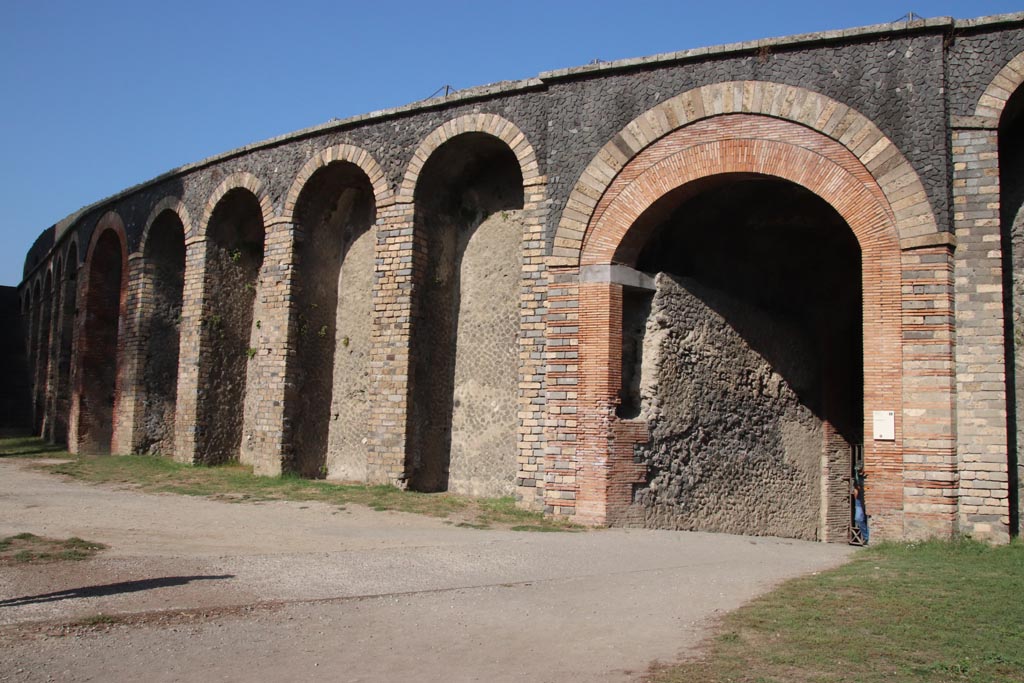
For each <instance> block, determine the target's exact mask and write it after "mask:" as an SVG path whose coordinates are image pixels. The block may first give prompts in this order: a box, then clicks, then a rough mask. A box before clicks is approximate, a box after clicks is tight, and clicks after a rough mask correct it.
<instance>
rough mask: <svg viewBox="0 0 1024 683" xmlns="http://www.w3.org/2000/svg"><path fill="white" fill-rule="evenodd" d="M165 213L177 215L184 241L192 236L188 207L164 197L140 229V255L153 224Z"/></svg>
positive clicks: (143, 250) (142, 252)
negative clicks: (183, 233) (182, 229)
mask: <svg viewBox="0 0 1024 683" xmlns="http://www.w3.org/2000/svg"><path fill="white" fill-rule="evenodd" d="M225 194H226V192H225ZM221 196H223V195H221ZM165 211H171V212H173V213H174V214H176V215H177V217H178V220H179V221H181V225H182V227H183V228H184V231H185V238H186V239H187V238H188V237H190V236H191V235H192V232H193V231H194V230H195V226H193V224H192V218H191V216H190V214H189V211H188V207H187V206H185V203H184V202H183V201H181V200H180V199H179V198H177V197H174V196H168V197H164V198H163V199H161V200H160V201H159V202H157V203H156V205H155V206H154V207H153V209H152V210H151V211H150V212H149V216H148V217H147V218H146V223H145V227H143V228H142V238H141V239H140V240H139V253H140V254H145V253H146V245H147V243H148V242H149V233H150V232H151V231H152V229H153V223H154V222H155V221H156V219H157V218H159V217H160V215H161V214H162V213H163V212H165ZM208 220H209V217H208V216H207V221H208Z"/></svg>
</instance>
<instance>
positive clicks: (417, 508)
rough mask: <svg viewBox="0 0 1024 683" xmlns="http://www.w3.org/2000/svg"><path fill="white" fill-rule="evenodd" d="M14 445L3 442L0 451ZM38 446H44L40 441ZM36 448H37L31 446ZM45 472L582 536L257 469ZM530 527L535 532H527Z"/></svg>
mask: <svg viewBox="0 0 1024 683" xmlns="http://www.w3.org/2000/svg"><path fill="white" fill-rule="evenodd" d="M8 441H11V440H10V439H0V449H2V448H5V445H6V444H7V442H8ZM34 441H36V442H39V441H40V440H39V439H35V440H34ZM29 445H31V444H29ZM67 457H68V458H70V460H69V461H68V462H63V463H59V464H56V465H45V466H44V467H43V469H45V470H47V471H50V472H54V473H56V474H63V475H66V476H69V477H74V478H75V479H80V480H83V481H88V482H94V483H104V484H123V485H130V486H133V487H137V488H139V489H141V490H143V491H150V492H154V493H176V494H181V495H187V496H205V497H210V498H216V499H219V500H225V501H230V502H237V503H247V502H261V501H272V500H289V501H299V502H302V501H316V502H322V503H328V504H330V505H334V506H338V507H339V508H340V507H343V506H345V505H348V504H356V505H364V506H366V507H369V508H371V509H373V510H377V511H382V512H383V511H387V510H395V511H399V512H411V513H414V514H421V515H428V516H431V517H440V518H452V519H453V520H454V521H456V522H459V523H460V524H461V525H465V526H469V527H472V528H477V529H488V528H492V527H501V528H513V529H517V530H518V529H521V530H530V531H534V530H539V529H543V530H550V531H565V530H578V529H579V528H580V527H576V526H573V525H571V524H569V523H566V522H564V521H561V520H556V519H547V518H545V517H544V516H543V515H541V514H540V513H538V512H531V511H527V510H521V509H519V508H517V507H516V504H515V500H514V499H513V498H511V497H507V498H470V497H468V496H458V495H454V494H449V493H416V492H414V491H403V490H401V489H399V488H396V487H394V486H364V485H346V484H336V483H333V482H327V481H322V480H315V479H302V478H300V477H298V476H295V475H288V474H286V475H283V476H281V477H257V476H254V475H253V473H252V468H251V467H248V466H245V465H239V464H237V463H235V464H228V465H220V466H217V467H194V466H191V465H182V464H180V463H176V462H174V461H173V460H169V459H168V458H161V457H154V456H140V455H119V456H102V457H88V456H86V457H75V456H67ZM526 527H529V529H526Z"/></svg>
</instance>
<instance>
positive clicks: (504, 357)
mask: <svg viewBox="0 0 1024 683" xmlns="http://www.w3.org/2000/svg"><path fill="white" fill-rule="evenodd" d="M543 184H544V178H543V177H542V176H541V175H540V169H539V165H538V161H537V156H536V153H535V150H534V149H533V147H532V145H531V144H530V143H529V141H528V140H527V139H526V136H525V135H524V134H523V133H522V131H520V130H519V128H518V127H517V126H515V124H513V123H511V122H510V121H508V120H506V119H504V118H502V117H500V116H497V115H495V114H468V115H464V116H460V117H458V118H455V119H453V120H450V121H448V122H446V123H444V124H442V125H441V126H439V127H438V128H436V129H435V130H434V131H433V132H431V133H430V134H429V135H427V136H426V138H424V140H423V142H422V143H421V144H420V145H419V147H418V149H417V150H416V151H415V152H414V154H413V156H412V158H411V160H410V162H409V165H408V167H407V168H406V171H405V174H404V177H403V181H402V183H401V187H400V189H399V191H398V196H397V202H398V204H399V206H400V211H401V212H402V213H403V214H404V220H405V221H408V223H406V224H407V225H410V226H411V227H412V232H413V248H412V253H413V256H412V259H411V260H412V269H411V272H412V278H413V289H412V302H411V307H412V313H411V316H410V319H411V325H410V337H411V341H410V359H411V364H410V368H409V386H408V387H407V389H406V391H407V397H408V398H407V406H408V410H407V414H406V443H405V454H404V455H405V463H404V470H405V476H406V478H407V481H408V485H409V486H410V487H412V488H414V489H418V490H425V491H437V490H452V491H457V492H460V493H467V494H473V495H508V494H510V493H512V492H513V491H514V490H515V486H516V483H515V482H516V478H517V474H516V471H517V455H518V456H519V457H520V458H521V453H519V451H518V449H520V448H522V447H521V446H520V445H519V444H517V438H516V433H517V431H518V429H519V428H520V427H521V424H522V421H521V420H522V418H521V417H520V416H519V414H518V409H519V408H520V407H521V405H522V402H525V401H528V400H530V397H520V396H518V394H517V391H518V386H519V384H520V382H522V381H523V380H522V378H523V376H524V375H525V374H526V370H525V366H526V364H525V363H521V362H520V353H521V348H520V347H519V345H518V336H519V330H520V329H521V327H522V324H523V323H522V317H523V315H525V314H524V313H523V310H522V309H521V307H520V304H519V300H520V291H521V290H520V288H521V287H522V286H523V284H524V283H523V280H524V279H525V278H526V277H527V275H526V272H527V271H528V270H530V267H529V266H528V265H526V263H525V262H524V256H525V254H526V252H525V250H524V244H525V243H526V242H527V240H528V239H530V237H528V236H529V235H534V234H535V233H537V232H538V231H539V230H538V229H539V228H540V226H539V225H536V224H535V218H536V215H535V211H534V210H535V209H536V208H537V207H538V206H539V204H540V203H541V202H542V201H543V189H544V188H543ZM533 239H536V237H533ZM531 284H532V283H531ZM491 298H493V299H494V300H493V301H491V300H490V299H491ZM524 412H526V411H524ZM521 462H524V463H525V460H524V459H523V460H521ZM532 476H533V475H531V477H532ZM532 493H533V491H531V494H532Z"/></svg>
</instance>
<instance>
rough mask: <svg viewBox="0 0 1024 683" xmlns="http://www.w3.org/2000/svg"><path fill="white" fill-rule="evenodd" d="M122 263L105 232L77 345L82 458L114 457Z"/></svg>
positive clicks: (118, 247) (116, 240)
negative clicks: (112, 455)
mask: <svg viewBox="0 0 1024 683" xmlns="http://www.w3.org/2000/svg"><path fill="white" fill-rule="evenodd" d="M124 261H125V255H124V247H123V245H122V244H121V238H120V237H119V236H118V234H117V233H116V232H115V231H114V230H105V231H104V232H103V234H102V235H100V238H99V239H98V240H97V242H96V245H95V247H94V248H93V252H92V257H91V258H90V260H89V264H88V278H89V280H88V283H87V287H88V289H87V292H88V293H87V295H86V297H87V298H86V302H85V320H84V323H83V331H82V335H81V339H80V341H79V357H80V365H79V385H78V386H79V391H80V394H79V414H78V444H79V450H80V452H82V453H109V452H110V443H111V438H112V437H113V420H114V412H115V403H116V395H117V367H118V362H119V360H120V359H119V354H118V334H119V322H120V316H121V303H122V301H121V300H122V296H123V280H124Z"/></svg>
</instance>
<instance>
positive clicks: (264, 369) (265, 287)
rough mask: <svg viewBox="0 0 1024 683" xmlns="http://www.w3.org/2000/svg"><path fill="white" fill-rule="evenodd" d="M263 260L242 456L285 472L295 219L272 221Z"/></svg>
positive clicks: (261, 467) (271, 471) (266, 472)
mask: <svg viewBox="0 0 1024 683" xmlns="http://www.w3.org/2000/svg"><path fill="white" fill-rule="evenodd" d="M264 228H265V230H266V233H265V234H266V240H265V242H264V248H263V264H262V266H261V268H260V275H259V281H258V283H257V285H256V300H255V302H254V303H253V329H252V336H251V338H250V344H251V348H253V349H255V355H254V356H253V357H252V358H251V359H250V360H249V367H248V371H247V373H246V380H245V416H244V423H243V425H242V444H241V448H240V450H239V460H240V461H241V462H243V463H246V464H250V465H252V467H253V472H254V473H255V474H258V475H262V476H277V475H280V474H281V471H282V467H283V460H284V458H285V457H288V456H290V451H289V448H290V446H291V429H290V425H289V424H288V421H287V419H286V416H285V409H284V408H285V401H286V392H287V390H288V383H287V370H288V367H287V366H288V358H289V355H290V354H293V353H294V350H295V347H294V343H293V341H292V339H291V336H290V335H289V327H290V317H291V304H292V288H293V286H294V271H295V269H294V267H293V264H294V262H295V259H294V254H293V252H294V247H295V244H294V243H295V231H294V228H293V226H292V223H291V221H289V220H287V219H284V218H276V219H273V220H270V221H267V222H266V224H265V226H264Z"/></svg>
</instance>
